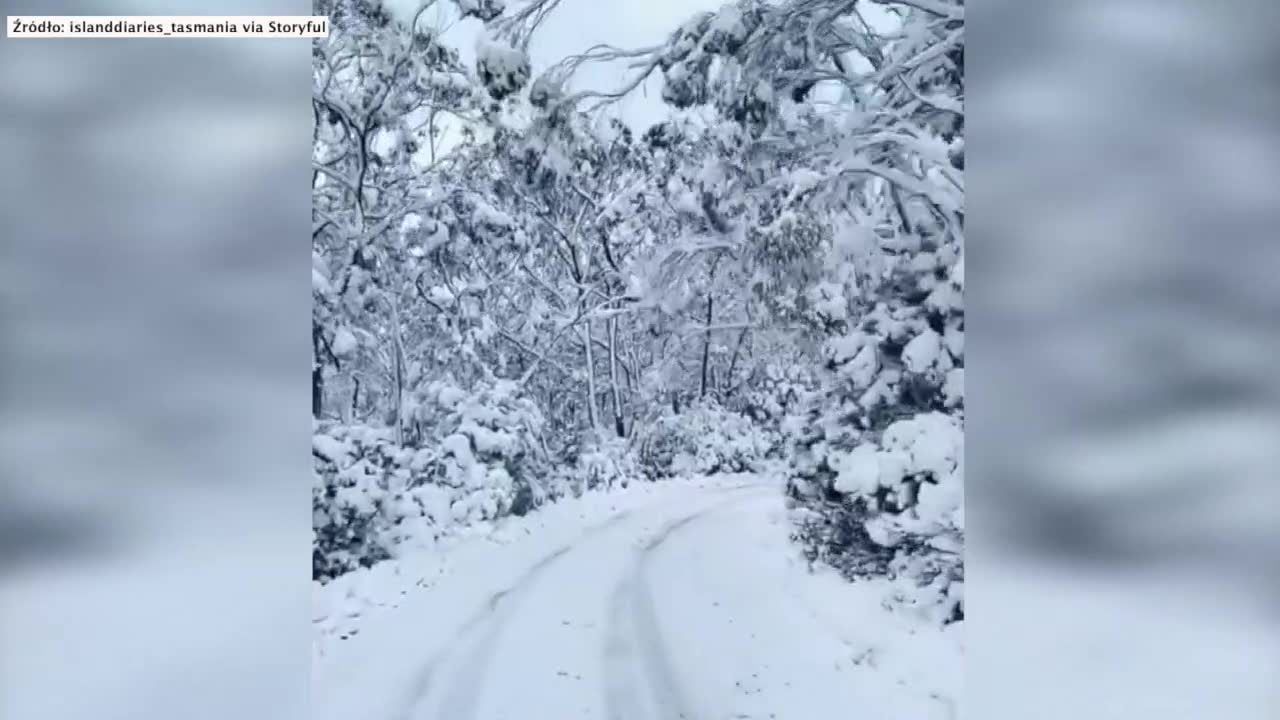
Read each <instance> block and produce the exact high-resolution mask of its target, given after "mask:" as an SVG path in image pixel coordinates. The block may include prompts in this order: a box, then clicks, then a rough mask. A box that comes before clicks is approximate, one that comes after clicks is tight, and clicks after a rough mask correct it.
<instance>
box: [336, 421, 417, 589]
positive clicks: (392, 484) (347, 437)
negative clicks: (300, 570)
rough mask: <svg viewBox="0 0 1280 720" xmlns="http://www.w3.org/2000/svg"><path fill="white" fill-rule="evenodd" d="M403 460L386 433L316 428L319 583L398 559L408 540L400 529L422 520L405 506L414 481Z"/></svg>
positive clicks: (363, 428)
mask: <svg viewBox="0 0 1280 720" xmlns="http://www.w3.org/2000/svg"><path fill="white" fill-rule="evenodd" d="M404 455H405V452H404V451H403V450H401V449H399V448H397V447H396V445H395V443H394V442H393V441H392V439H391V433H390V432H389V431H387V430H384V429H375V428H368V427H360V426H347V425H336V424H325V425H318V426H317V427H316V430H315V433H314V435H313V437H312V447H311V456H312V460H313V462H314V476H313V477H314V484H313V485H312V489H311V509H312V530H313V532H314V534H315V537H314V542H313V546H312V576H313V577H314V578H315V579H317V580H321V581H323V580H327V579H330V578H333V577H337V576H338V575H341V574H343V573H346V572H350V571H351V570H354V569H356V568H358V567H369V566H371V565H373V564H374V563H377V562H380V561H382V560H385V559H387V558H389V557H391V556H392V555H393V554H394V550H395V546H396V545H397V544H399V542H400V541H402V540H403V539H404V535H403V533H402V532H401V529H400V528H399V527H398V526H399V525H400V524H401V522H402V521H403V520H404V519H405V518H406V517H407V516H420V514H421V513H419V512H416V511H415V510H414V509H413V508H412V507H410V508H406V503H405V502H404V501H405V499H406V491H407V490H408V482H407V481H408V479H409V473H408V471H407V470H406V469H405V465H406V463H405V462H404V460H405V457H404ZM407 504H408V505H410V506H412V505H414V504H415V503H413V502H412V501H410V502H409V503H407ZM406 510H408V511H407V512H406Z"/></svg>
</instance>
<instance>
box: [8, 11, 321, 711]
mask: <svg viewBox="0 0 1280 720" xmlns="http://www.w3.org/2000/svg"><path fill="white" fill-rule="evenodd" d="M310 10H311V8H310V3H309V2H307V1H306V0H254V1H253V2H226V1H222V2H216V3H214V2H180V1H169V2H96V3H90V2H83V3H71V2H47V1H43V0H41V1H34V0H33V1H31V2H16V3H15V2H6V3H5V4H4V14H11V13H12V14H42V15H45V14H91V15H92V14H105V15H117V14H119V15H132V14H157V15H179V14H226V15H234V14H270V15H310V14H311V12H310ZM310 87H311V75H310V43H309V42H307V41H305V40H261V39H255V40H234V39H232V40H222V39H205V40H104V39H85V40H10V39H8V38H4V39H0V153H3V157H4V158H5V159H4V162H3V171H2V173H0V178H2V179H0V198H2V199H0V227H3V231H0V312H2V315H0V318H2V319H0V322H2V323H3V332H4V334H3V337H4V342H3V350H2V352H3V360H0V369H2V375H0V378H2V382H3V402H2V404H0V408H2V410H0V424H2V428H3V432H0V468H3V470H2V471H0V477H2V478H3V480H2V481H0V717H3V718H6V720H8V719H10V718H12V719H13V720H19V719H23V720H28V719H29V720H34V719H35V718H41V719H48V720H61V719H63V718H88V717H95V718H102V719H103V720H106V719H107V718H120V719H124V718H129V719H132V720H149V719H150V718H157V719H159V718H190V719H192V720H196V719H200V718H257V717H262V718H281V719H286V718H303V717H306V714H307V713H306V700H307V690H308V681H309V677H308V672H309V665H308V663H309V652H308V642H309V638H310V635H309V632H310V615H309V612H310V594H309V590H310V582H309V581H310V569H309V554H310V549H309V548H310V542H311V532H310V526H311V512H310V503H309V486H310V475H309V466H310V460H309V459H308V449H309V446H310V432H311V422H310V411H309V394H308V393H309V385H308V380H307V377H308V373H309V371H310V347H309V344H308V343H309V342H310V340H309V336H308V334H307V328H306V324H307V323H306V322H305V319H306V318H307V317H308V316H309V314H310V302H311V300H310V297H311V295H310V276H309V257H310V255H309V253H310V250H309V242H308V237H309V236H308V231H309V230H310V202H311V200H310V189H309V187H308V180H309V177H310V175H309V164H310V156H311V146H310V136H311V130H310V123H311V111H310V101H309V98H310Z"/></svg>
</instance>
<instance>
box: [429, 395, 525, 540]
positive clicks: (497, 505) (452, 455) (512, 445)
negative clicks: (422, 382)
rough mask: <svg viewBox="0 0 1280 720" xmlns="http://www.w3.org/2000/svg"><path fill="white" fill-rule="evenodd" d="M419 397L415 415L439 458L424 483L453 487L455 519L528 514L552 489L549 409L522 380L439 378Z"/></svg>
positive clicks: (433, 455)
mask: <svg viewBox="0 0 1280 720" xmlns="http://www.w3.org/2000/svg"><path fill="white" fill-rule="evenodd" d="M417 400H418V405H417V407H416V409H415V411H414V413H413V419H414V422H415V423H418V424H419V425H420V426H421V427H422V428H423V432H424V436H425V438H426V439H425V440H424V442H423V444H424V446H425V447H426V448H428V450H427V451H426V452H430V453H431V455H430V457H429V458H426V459H424V461H423V462H422V463H421V468H420V473H421V475H420V476H419V478H418V480H417V481H416V482H417V483H418V484H421V483H430V484H434V485H438V486H440V487H445V488H449V489H450V490H451V491H452V493H453V498H454V499H453V502H452V504H451V506H450V516H451V520H452V521H454V522H458V523H471V522H475V521H477V520H491V519H493V518H496V517H500V516H502V515H506V514H508V513H515V514H523V513H525V512H527V511H528V510H529V508H531V507H532V506H533V505H534V504H535V502H536V501H537V499H538V498H539V497H540V496H542V495H543V494H544V491H543V489H542V488H541V487H540V482H541V477H540V476H541V475H543V474H544V468H545V463H544V458H543V457H542V455H541V454H540V453H541V452H542V451H541V447H540V442H541V440H540V433H541V432H542V423H543V420H542V414H541V412H539V410H538V408H537V406H536V405H535V404H534V403H533V401H531V400H530V399H528V398H526V397H524V396H522V395H521V394H520V393H519V389H518V387H517V385H516V384H515V383H513V382H508V381H496V382H492V383H489V382H480V383H476V385H475V387H473V388H471V389H469V390H463V389H461V388H459V387H457V386H455V385H453V384H452V383H450V382H446V381H435V382H432V383H429V384H428V385H427V386H426V387H425V388H424V389H423V390H422V392H421V393H419V395H418V398H417Z"/></svg>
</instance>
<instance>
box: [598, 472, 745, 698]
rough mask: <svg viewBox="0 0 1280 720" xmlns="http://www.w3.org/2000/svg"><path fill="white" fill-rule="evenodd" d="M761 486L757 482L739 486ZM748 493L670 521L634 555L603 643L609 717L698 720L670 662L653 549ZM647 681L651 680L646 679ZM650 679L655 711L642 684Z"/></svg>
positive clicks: (611, 610) (612, 605)
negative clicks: (651, 573)
mask: <svg viewBox="0 0 1280 720" xmlns="http://www.w3.org/2000/svg"><path fill="white" fill-rule="evenodd" d="M752 487H755V488H756V489H760V488H759V487H758V486H738V487H735V488H734V489H735V490H741V489H744V488H752ZM746 499H749V498H741V497H739V498H734V499H733V500H730V501H728V502H723V503H720V504H718V505H715V506H713V507H710V508H705V509H703V510H700V511H698V512H696V513H693V514H692V515H688V516H686V517H683V518H681V519H679V520H676V521H675V522H672V523H668V524H667V525H666V526H664V527H663V528H662V530H660V531H659V532H658V534H657V535H655V536H654V537H652V538H650V540H649V541H648V542H647V543H645V544H644V546H643V547H642V548H641V549H640V551H639V552H638V553H636V554H635V556H634V558H633V560H632V564H631V568H630V570H629V571H628V572H627V574H626V575H625V576H624V577H623V579H622V581H621V582H619V583H618V585H617V587H616V588H615V589H614V592H613V595H612V597H611V599H610V604H609V628H608V630H607V635H606V640H605V646H604V653H603V656H604V662H603V665H604V670H605V687H604V695H605V711H606V716H607V717H608V719H609V720H646V719H647V720H698V719H699V716H698V715H695V714H694V713H693V712H692V708H691V706H690V702H689V699H688V695H687V693H686V692H685V691H684V689H683V687H682V685H681V682H680V680H679V675H678V674H677V673H676V672H675V669H674V668H673V667H672V666H671V661H670V657H669V654H668V652H667V649H666V643H665V641H664V640H663V639H662V631H661V628H660V626H659V623H658V616H657V611H656V608H655V606H654V602H653V590H652V588H651V587H650V584H649V579H648V569H649V563H650V561H651V559H652V556H653V553H654V552H655V551H656V550H657V549H658V548H659V547H661V546H662V545H663V544H664V543H666V542H667V541H668V540H670V539H671V537H672V536H673V535H674V534H676V533H677V532H679V531H680V530H681V529H683V528H685V527H687V526H688V525H690V524H691V523H693V522H695V521H697V520H700V519H702V518H704V517H706V516H708V515H711V514H713V513H716V512H719V511H722V510H724V509H726V508H728V507H731V506H733V505H735V504H737V503H740V502H743V501H745V500H746ZM646 681H647V682H646ZM645 684H647V685H648V687H649V693H648V700H649V704H650V705H651V713H646V712H645V711H644V709H643V707H642V704H643V700H642V699H641V694H640V692H639V688H640V686H641V685H645Z"/></svg>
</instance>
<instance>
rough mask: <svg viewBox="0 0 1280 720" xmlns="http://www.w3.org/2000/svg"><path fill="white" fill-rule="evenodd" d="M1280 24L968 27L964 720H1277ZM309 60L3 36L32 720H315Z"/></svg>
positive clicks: (212, 48)
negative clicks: (311, 686) (1279, 30)
mask: <svg viewBox="0 0 1280 720" xmlns="http://www.w3.org/2000/svg"><path fill="white" fill-rule="evenodd" d="M611 1H614V0H611ZM616 1H619V2H620V1H621V0H616ZM602 2H603V0H602ZM4 12H5V14H22V13H25V14H58V13H67V14H165V15H169V14H282V15H284V14H290V15H305V14H309V13H310V7H309V3H306V2H299V1H298V0H288V1H285V0H255V1H254V2H240V1H237V2H218V3H211V2H179V1H177V0H174V1H171V2H158V1H157V2H98V3H88V2H86V3H64V2H43V1H42V2H35V1H34V0H33V1H32V2H27V3H14V2H7V3H5V4H4ZM1278 21H1280V6H1277V5H1276V4H1275V3H1271V2H1265V1H1263V0H1238V1H1229V2H1224V3H1198V2H1191V1H1190V0H1162V1H1160V2H1155V1H1144V0H1113V1H1111V2H1103V1H1101V0H1077V1H1076V2H1072V3H1033V2H1026V0H988V1H987V2H984V3H980V4H978V5H976V6H975V7H974V8H973V9H972V10H971V12H970V15H969V18H968V23H969V26H970V27H969V32H970V34H971V42H970V43H969V46H970V48H971V55H972V56H971V57H970V58H968V59H967V63H968V70H969V75H968V82H967V84H968V86H969V99H968V104H969V108H968V110H969V115H970V117H971V118H972V126H971V127H970V128H969V129H968V138H969V139H968V142H969V144H970V147H969V149H968V152H967V155H968V168H967V171H968V173H967V174H968V177H967V184H968V188H969V202H970V204H971V206H972V209H971V210H970V211H969V214H970V218H969V223H970V224H971V226H972V227H971V228H970V229H969V232H968V236H969V237H970V238H972V239H973V240H972V246H971V247H970V248H968V249H967V256H968V260H969V262H968V273H969V275H970V278H969V282H968V287H969V297H968V311H967V316H968V317H969V318H970V321H971V323H972V327H970V328H967V335H968V337H969V343H970V345H971V347H970V348H969V354H970V357H971V360H970V365H971V367H970V368H969V369H968V370H969V372H968V373H967V375H968V382H969V384H970V387H969V392H968V394H969V395H970V397H971V401H970V402H969V403H968V405H969V407H968V409H967V413H968V429H967V455H968V458H967V464H968V473H967V474H968V476H969V491H968V498H967V503H968V508H967V513H968V514H969V517H970V520H969V522H968V526H969V528H970V538H969V548H968V571H967V574H968V580H969V582H968V586H969V587H968V588H967V592H966V596H967V605H968V613H967V614H968V619H967V627H968V629H967V633H968V638H969V640H968V651H967V652H968V658H967V661H968V674H967V680H966V693H967V695H966V697H965V701H964V703H963V705H962V708H963V715H964V717H967V718H983V719H984V720H988V719H996V720H1001V719H1003V718H1011V719H1012V718H1019V719H1023V718H1029V717H1030V718H1037V720H1054V719H1056V718H1073V719H1074V718H1090V719H1091V720H1095V719H1099V720H1101V719H1107V718H1126V720H1137V719H1140V718H1160V719H1161V720H1169V719H1172V718H1203V717H1213V718H1240V719H1247V718H1265V717H1278V716H1280V692H1278V691H1277V690H1276V687H1277V686H1280V683H1277V682H1276V679H1277V678H1280V638H1278V637H1277V632H1276V631H1277V624H1276V610H1277V609H1278V605H1280V563H1278V562H1277V558H1278V557H1280V555H1278V552H1277V551H1280V538H1278V530H1277V528H1280V523H1277V517H1276V514H1277V511H1280V484H1278V483H1277V479H1276V478H1277V474H1278V473H1277V469H1276V468H1277V466H1278V464H1280V462H1278V461H1280V408H1278V405H1280V403H1278V402H1277V400H1278V397H1277V396H1278V395H1280V387H1278V385H1280V383H1278V382H1277V374H1276V371H1275V370H1274V369H1273V365H1274V364H1275V362H1276V358H1277V357H1280V322H1277V318H1280V291H1278V290H1277V282H1276V281H1275V280H1274V276H1275V274H1276V273H1277V272H1278V271H1280V243H1277V241H1276V238H1275V235H1276V230H1275V229H1276V228H1277V227H1280V217H1277V215H1280V203H1277V197H1276V194H1277V190H1276V182H1275V179H1274V175H1275V170H1274V168H1275V167H1276V166H1277V165H1276V159H1277V158H1276V155H1277V147H1278V146H1277V140H1276V138H1275V137H1274V135H1275V131H1276V128H1277V127H1280V124H1278V123H1277V119H1278V118H1277V115H1278V114H1280V113H1278V112H1277V111H1278V109H1280V107H1278V106H1280V96H1278V95H1280V87H1278V86H1277V84H1276V83H1275V80H1274V78H1275V72H1276V70H1277V69H1280V48H1278V47H1277V40H1276V34H1275V31H1274V29H1275V28H1276V27H1280V22H1278ZM309 63H310V60H309V47H308V45H307V44H306V43H305V41H296V40H243V41H241V40H184V41H160V40H156V41H142V40H133V41H130V40H120V41H117V40H38V41H36V40H22V41H13V40H9V39H0V156H2V157H4V158H5V162H4V164H3V168H4V169H3V172H2V173H0V229H2V230H0V328H3V332H4V335H3V337H4V342H3V343H0V352H2V353H3V359H2V360H0V382H2V385H0V388H2V392H3V395H2V396H0V397H3V402H2V404H0V423H2V424H3V427H2V430H3V432H0V442H2V443H3V446H0V468H2V470H0V717H3V718H24V719H25V718H50V719H58V720H60V719H62V718H82V717H94V718H97V719H99V720H110V719H113V718H130V719H140V720H149V719H150V718H157V719H159V718H166V719H167V718H174V717H181V718H190V719H192V720H200V719H202V718H215V717H216V718H228V717H235V718H241V717H243V718H256V717H264V718H273V719H277V718H292V717H304V716H305V715H306V712H307V707H306V704H307V695H308V682H309V678H308V670H309V668H308V665H307V664H308V662H309V657H310V654H309V649H308V643H309V637H310V627H309V626H310V622H309V618H310V614H309V592H310V575H309V563H308V557H309V543H310V537H311V535H310V510H309V504H308V501H307V488H308V486H309V483H310V479H309V475H308V473H309V472H310V459H309V453H308V451H307V448H308V444H309V435H310V431H311V425H310V405H309V376H308V371H309V369H310V352H309V348H308V345H307V343H308V337H307V324H306V323H305V321H304V319H305V318H306V317H307V316H308V314H309V305H310V292H309V287H310V286H309V275H308V267H309V265H308V260H307V258H308V250H307V247H308V241H307V237H308V235H307V232H308V230H309V227H310V213H309V204H310V192H309V188H308V180H307V178H308V177H309V175H308V173H309V163H310V144H309V143H310V122H311V115H310V107H309V100H308V98H309V93H310V74H309V72H310V69H309ZM1268 478H1270V479H1268ZM804 720H810V719H804Z"/></svg>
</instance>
